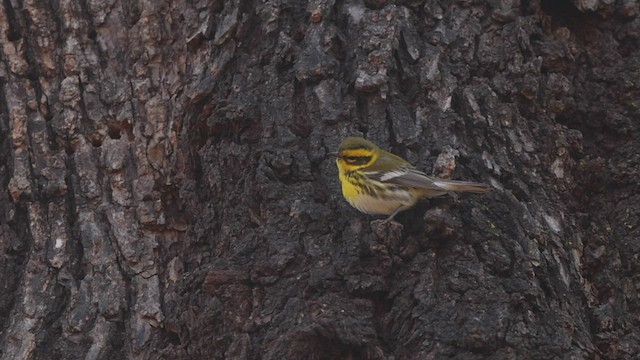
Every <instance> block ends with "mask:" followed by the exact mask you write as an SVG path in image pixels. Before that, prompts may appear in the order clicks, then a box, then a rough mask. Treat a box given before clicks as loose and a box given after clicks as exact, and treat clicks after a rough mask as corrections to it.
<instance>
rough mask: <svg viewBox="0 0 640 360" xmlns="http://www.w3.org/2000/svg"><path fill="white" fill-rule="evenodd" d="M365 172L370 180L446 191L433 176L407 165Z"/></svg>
mask: <svg viewBox="0 0 640 360" xmlns="http://www.w3.org/2000/svg"><path fill="white" fill-rule="evenodd" d="M365 174H366V175H367V176H368V177H369V178H370V179H372V180H375V181H380V182H385V183H390V184H397V185H402V186H409V187H414V188H418V189H426V190H437V191H447V189H445V188H442V187H440V186H438V185H437V184H436V183H435V182H434V178H432V177H430V176H428V175H427V174H425V173H423V172H421V171H418V170H415V169H412V168H410V167H408V166H403V167H400V168H397V169H396V170H392V171H384V172H378V171H376V172H373V171H372V172H365Z"/></svg>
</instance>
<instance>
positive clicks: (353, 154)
mask: <svg viewBox="0 0 640 360" xmlns="http://www.w3.org/2000/svg"><path fill="white" fill-rule="evenodd" d="M379 156H380V148H379V147H378V146H377V145H376V144H374V143H372V142H371V141H369V140H365V139H363V138H361V137H348V138H346V139H344V140H342V143H341V144H340V147H339V148H338V157H337V159H336V164H337V165H338V169H339V170H340V172H341V173H345V172H349V171H354V170H358V169H361V168H365V167H367V166H369V165H371V164H372V163H373V162H375V161H376V160H377V159H378V157H379Z"/></svg>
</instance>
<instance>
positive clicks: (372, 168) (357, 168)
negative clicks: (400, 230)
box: [336, 137, 489, 221]
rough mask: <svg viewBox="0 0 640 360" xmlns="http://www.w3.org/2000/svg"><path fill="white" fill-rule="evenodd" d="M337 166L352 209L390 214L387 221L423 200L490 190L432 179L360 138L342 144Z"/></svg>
mask: <svg viewBox="0 0 640 360" xmlns="http://www.w3.org/2000/svg"><path fill="white" fill-rule="evenodd" d="M336 164H337V165H338V171H339V173H340V174H339V176H340V183H341V184H342V195H343V196H344V198H345V199H347V201H348V202H349V203H350V204H351V206H353V207H355V208H356V209H358V210H360V211H362V212H364V213H367V214H377V215H389V217H388V218H387V220H386V221H389V220H391V219H393V217H394V216H395V215H396V214H397V213H398V212H400V211H402V210H406V209H408V208H410V207H412V206H413V205H414V204H415V203H416V202H417V201H418V200H419V199H421V198H430V197H435V196H440V195H444V194H446V193H448V192H450V191H466V192H473V193H485V192H487V191H489V185H487V184H483V183H477V182H468V181H455V180H446V179H438V178H435V177H432V176H429V175H427V174H425V173H423V172H421V171H418V170H416V169H415V168H414V166H413V165H411V164H410V163H409V162H407V161H406V160H404V159H403V158H401V157H399V156H396V155H394V154H392V153H390V152H387V151H384V150H382V149H380V148H379V147H378V146H377V145H376V144H374V143H372V142H371V141H368V140H365V139H363V138H360V137H348V138H346V139H344V140H343V141H342V143H341V144H340V148H339V149H338V158H337V159H336Z"/></svg>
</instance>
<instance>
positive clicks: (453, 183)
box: [433, 179, 491, 194]
mask: <svg viewBox="0 0 640 360" xmlns="http://www.w3.org/2000/svg"><path fill="white" fill-rule="evenodd" d="M433 183H434V184H435V185H436V186H438V187H441V188H443V189H444V190H447V191H466V192H472V193H478V194H481V193H486V192H487V191H489V190H490V189H491V187H490V186H489V185H487V184H483V183H477V182H471V181H457V180H445V179H434V180H433Z"/></svg>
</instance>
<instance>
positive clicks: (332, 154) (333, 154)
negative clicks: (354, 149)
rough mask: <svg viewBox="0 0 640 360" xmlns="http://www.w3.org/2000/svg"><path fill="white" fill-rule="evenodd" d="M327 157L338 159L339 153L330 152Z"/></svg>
mask: <svg viewBox="0 0 640 360" xmlns="http://www.w3.org/2000/svg"><path fill="white" fill-rule="evenodd" d="M327 155H328V156H331V157H338V153H337V152H330V153H327Z"/></svg>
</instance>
